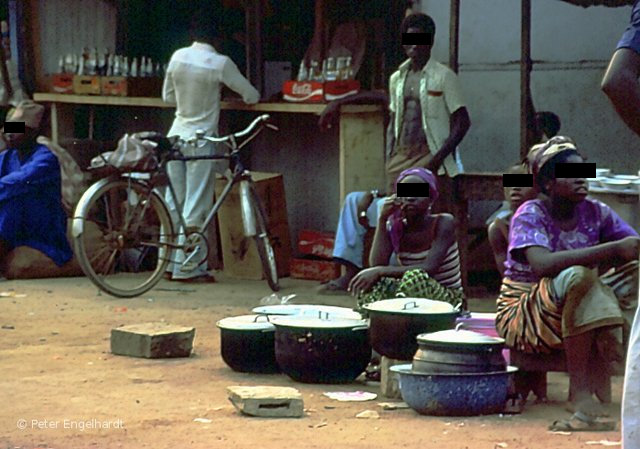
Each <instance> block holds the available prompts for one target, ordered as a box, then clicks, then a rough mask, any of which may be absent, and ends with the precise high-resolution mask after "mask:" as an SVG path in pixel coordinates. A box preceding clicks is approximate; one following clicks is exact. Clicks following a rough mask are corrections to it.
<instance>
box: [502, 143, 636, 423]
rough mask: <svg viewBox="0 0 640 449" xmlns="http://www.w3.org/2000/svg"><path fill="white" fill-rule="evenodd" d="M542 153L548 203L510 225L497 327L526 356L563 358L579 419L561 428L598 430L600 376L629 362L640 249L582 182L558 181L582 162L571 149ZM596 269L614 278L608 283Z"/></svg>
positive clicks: (536, 165)
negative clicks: (558, 352)
mask: <svg viewBox="0 0 640 449" xmlns="http://www.w3.org/2000/svg"><path fill="white" fill-rule="evenodd" d="M534 151H535V154H532V155H530V157H529V158H528V159H529V161H530V163H531V164H532V167H531V168H532V172H533V175H534V180H535V184H536V188H537V189H538V191H539V192H540V196H539V197H538V198H537V199H534V200H529V201H526V202H525V203H523V204H522V205H521V206H520V207H519V208H518V210H517V211H516V213H515V214H514V216H513V219H512V221H511V228H510V233H509V248H508V253H507V260H506V262H505V268H506V269H505V273H504V276H505V277H504V279H503V284H502V288H501V291H500V296H499V298H498V301H497V305H498V310H497V317H496V327H497V330H498V332H499V334H500V335H501V336H502V337H504V338H505V339H506V342H507V345H508V346H510V347H512V348H516V349H518V350H520V351H526V352H534V353H535V352H550V351H551V350H553V349H558V348H564V350H565V353H566V358H567V369H568V371H569V375H570V379H571V388H572V393H573V401H574V404H573V406H574V408H575V410H576V413H575V414H574V415H573V416H572V418H571V419H570V420H568V421H564V422H560V423H554V424H557V426H556V427H563V426H564V427H565V430H566V429H567V428H570V429H574V430H575V429H577V428H580V427H583V428H584V427H586V428H589V429H590V430H594V429H596V428H597V427H598V425H599V424H600V423H599V422H598V421H596V420H595V416H597V415H598V414H599V407H598V405H597V403H596V402H595V401H594V399H593V397H592V392H596V393H598V381H599V379H598V377H600V379H601V378H602V376H598V374H599V373H602V372H603V368H607V369H612V368H611V367H612V366H613V365H615V363H620V362H621V361H622V358H623V336H622V329H621V326H622V325H623V324H624V322H625V317H626V318H628V319H632V316H633V312H634V310H635V307H636V304H637V294H636V292H637V287H636V286H635V285H636V284H637V281H638V262H637V259H638V248H639V243H640V239H639V238H638V234H637V233H636V231H634V230H633V229H632V228H631V227H630V226H629V225H628V224H627V223H625V222H624V221H623V220H622V219H621V218H620V217H619V216H618V215H617V214H616V213H615V212H614V211H613V210H611V208H609V207H608V206H607V205H605V204H603V203H601V202H599V201H596V200H593V199H590V198H588V197H587V194H588V190H587V182H586V180H585V179H584V178H556V177H555V167H556V164H558V163H582V162H584V159H583V158H582V156H580V154H579V153H578V151H577V149H576V147H575V144H574V143H573V142H572V141H571V140H570V139H568V138H566V137H554V138H552V139H550V140H549V141H547V142H546V143H545V144H544V145H538V146H536V147H535V150H534ZM598 268H600V269H606V268H608V269H609V271H608V272H607V273H605V275H604V276H602V277H600V276H598V273H597V269H598ZM608 372H611V371H608Z"/></svg>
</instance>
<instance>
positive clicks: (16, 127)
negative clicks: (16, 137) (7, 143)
mask: <svg viewBox="0 0 640 449" xmlns="http://www.w3.org/2000/svg"><path fill="white" fill-rule="evenodd" d="M4 132H5V133H16V134H17V133H24V122H4Z"/></svg>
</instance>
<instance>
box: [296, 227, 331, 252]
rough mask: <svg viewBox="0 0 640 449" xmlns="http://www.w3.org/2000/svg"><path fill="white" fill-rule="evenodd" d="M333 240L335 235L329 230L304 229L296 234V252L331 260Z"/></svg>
mask: <svg viewBox="0 0 640 449" xmlns="http://www.w3.org/2000/svg"><path fill="white" fill-rule="evenodd" d="M335 242H336V239H335V236H334V234H333V233H331V232H320V231H312V230H309V229H305V230H302V231H300V234H298V252H299V253H300V254H305V255H309V256H317V257H320V258H323V259H329V260H331V259H333V246H334V244H335Z"/></svg>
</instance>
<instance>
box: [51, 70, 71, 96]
mask: <svg viewBox="0 0 640 449" xmlns="http://www.w3.org/2000/svg"><path fill="white" fill-rule="evenodd" d="M51 92H54V93H56V94H72V93H73V73H56V74H53V75H51Z"/></svg>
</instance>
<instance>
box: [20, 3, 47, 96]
mask: <svg viewBox="0 0 640 449" xmlns="http://www.w3.org/2000/svg"><path fill="white" fill-rule="evenodd" d="M38 3H39V2H38V0H28V2H27V5H26V7H25V8H24V9H23V12H24V25H25V29H26V32H25V34H26V35H27V36H28V38H27V39H28V45H29V46H30V49H27V50H26V56H27V61H26V62H27V63H31V64H33V65H32V69H33V71H34V72H35V83H36V86H35V87H36V88H37V89H43V88H45V87H46V78H45V73H44V65H43V62H42V61H43V57H42V44H41V30H40V15H39V9H38V8H39V5H38Z"/></svg>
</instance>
